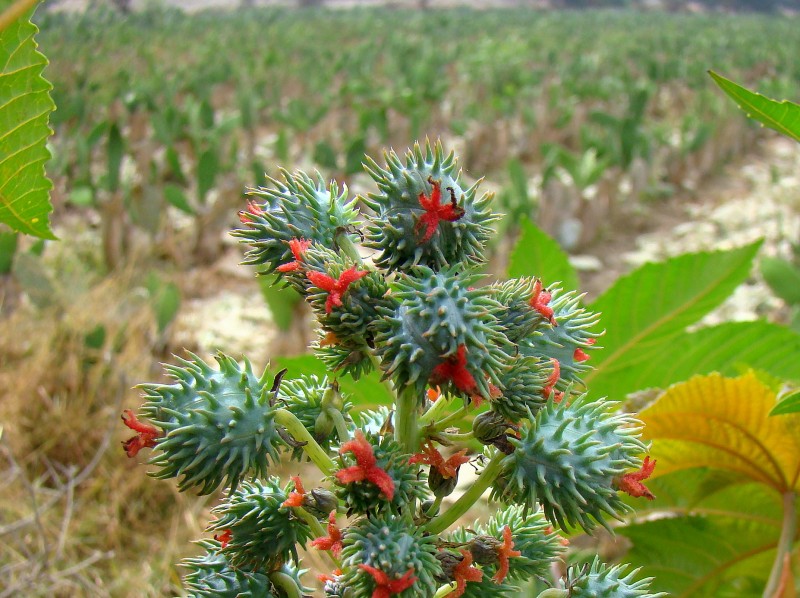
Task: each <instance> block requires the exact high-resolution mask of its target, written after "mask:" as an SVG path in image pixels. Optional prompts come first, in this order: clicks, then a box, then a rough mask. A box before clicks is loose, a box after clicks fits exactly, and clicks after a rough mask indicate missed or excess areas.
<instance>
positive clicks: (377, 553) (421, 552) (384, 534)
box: [342, 515, 441, 598]
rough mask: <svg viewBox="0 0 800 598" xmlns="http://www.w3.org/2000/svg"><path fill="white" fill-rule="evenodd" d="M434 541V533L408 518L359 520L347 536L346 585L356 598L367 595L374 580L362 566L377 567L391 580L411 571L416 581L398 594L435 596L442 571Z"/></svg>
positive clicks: (416, 597) (407, 597)
mask: <svg viewBox="0 0 800 598" xmlns="http://www.w3.org/2000/svg"><path fill="white" fill-rule="evenodd" d="M435 542H436V537H435V536H425V535H423V534H422V531H421V530H420V528H419V527H417V526H415V525H414V523H413V521H411V519H410V518H409V517H396V516H395V517H393V516H385V515H381V516H377V517H370V518H362V519H359V520H358V521H357V522H356V523H355V524H353V525H351V526H350V527H349V528H348V529H347V533H346V534H345V537H344V549H343V550H342V562H343V570H344V575H343V578H342V582H343V585H344V586H346V587H347V588H348V589H349V591H351V592H353V594H352V595H353V596H354V597H358V598H361V597H368V596H371V595H372V592H373V590H374V589H375V580H374V579H373V577H372V576H370V575H369V573H368V572H367V571H365V570H363V569H362V568H361V567H359V565H367V566H370V567H375V568H376V569H379V570H381V571H383V572H384V573H386V574H387V576H388V577H389V578H390V579H400V578H401V577H402V576H403V575H405V574H407V572H408V571H409V570H412V571H413V576H414V577H416V578H417V580H416V581H415V582H414V584H413V585H412V586H411V587H409V588H408V589H406V590H404V591H402V592H401V593H399V594H396V596H399V597H401V598H412V597H414V598H423V597H427V596H433V595H434V594H435V593H436V582H435V577H436V576H437V575H440V573H441V567H440V566H439V562H438V561H437V560H436V557H435V555H436V544H435Z"/></svg>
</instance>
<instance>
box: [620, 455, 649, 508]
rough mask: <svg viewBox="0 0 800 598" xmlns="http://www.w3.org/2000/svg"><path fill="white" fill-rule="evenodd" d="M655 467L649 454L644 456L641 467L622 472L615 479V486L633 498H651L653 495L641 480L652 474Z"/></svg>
mask: <svg viewBox="0 0 800 598" xmlns="http://www.w3.org/2000/svg"><path fill="white" fill-rule="evenodd" d="M655 468H656V462H655V460H651V459H650V455H648V456H646V457H645V458H644V461H643V462H642V467H641V468H640V469H639V470H638V471H632V472H630V473H626V474H623V475H622V476H621V477H620V478H618V479H617V481H616V482H617V488H618V489H619V490H622V491H623V492H625V493H626V494H630V495H631V496H633V497H634V498H641V497H642V496H644V497H645V498H646V499H647V500H653V499H654V498H655V495H654V494H653V493H652V492H650V490H649V488H647V486H645V485H644V484H642V480H646V479H647V478H649V477H650V476H651V475H652V474H653V470H655Z"/></svg>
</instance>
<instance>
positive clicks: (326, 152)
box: [314, 141, 337, 170]
mask: <svg viewBox="0 0 800 598" xmlns="http://www.w3.org/2000/svg"><path fill="white" fill-rule="evenodd" d="M314 162H316V163H317V164H319V165H320V166H321V167H322V168H324V169H326V170H336V168H337V160H336V150H335V149H334V148H333V147H332V146H331V145H330V144H329V143H327V142H325V141H320V142H319V143H317V145H316V146H314Z"/></svg>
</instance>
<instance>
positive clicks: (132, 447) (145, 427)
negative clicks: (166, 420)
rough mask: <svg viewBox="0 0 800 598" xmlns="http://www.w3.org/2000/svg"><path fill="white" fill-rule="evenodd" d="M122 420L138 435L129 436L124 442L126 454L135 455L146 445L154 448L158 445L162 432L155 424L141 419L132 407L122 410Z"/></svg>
mask: <svg viewBox="0 0 800 598" xmlns="http://www.w3.org/2000/svg"><path fill="white" fill-rule="evenodd" d="M122 421H123V422H124V423H125V425H126V426H128V427H129V428H130V429H131V430H133V431H134V432H136V436H134V437H132V438H128V440H126V441H124V442H123V443H122V447H123V448H124V449H125V454H126V455H128V456H129V457H135V456H136V455H137V453H138V452H139V451H140V450H142V449H143V448H145V447H148V448H153V447H154V446H155V445H156V439H158V438H159V437H160V436H161V432H160V431H159V429H158V428H156V427H155V426H154V425H153V424H146V423H144V422H141V421H139V420H138V419H137V417H136V414H135V413H134V412H133V410H132V409H126V410H125V411H123V412H122Z"/></svg>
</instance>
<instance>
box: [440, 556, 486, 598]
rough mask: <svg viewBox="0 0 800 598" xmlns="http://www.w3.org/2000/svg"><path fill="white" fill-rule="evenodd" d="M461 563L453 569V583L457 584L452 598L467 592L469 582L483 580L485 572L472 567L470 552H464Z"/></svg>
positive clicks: (451, 595) (451, 594) (450, 594)
mask: <svg viewBox="0 0 800 598" xmlns="http://www.w3.org/2000/svg"><path fill="white" fill-rule="evenodd" d="M461 556H462V557H464V558H463V559H462V560H461V562H460V563H459V564H458V565H456V566H455V568H454V569H453V581H455V582H456V589H455V591H453V592H450V593H449V594H448V596H450V598H458V597H459V596H461V595H463V594H464V592H466V591H467V582H468V581H480V580H481V579H483V571H481V570H480V569H478V568H477V567H473V566H472V553H471V552H470V551H469V550H462V551H461Z"/></svg>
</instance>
